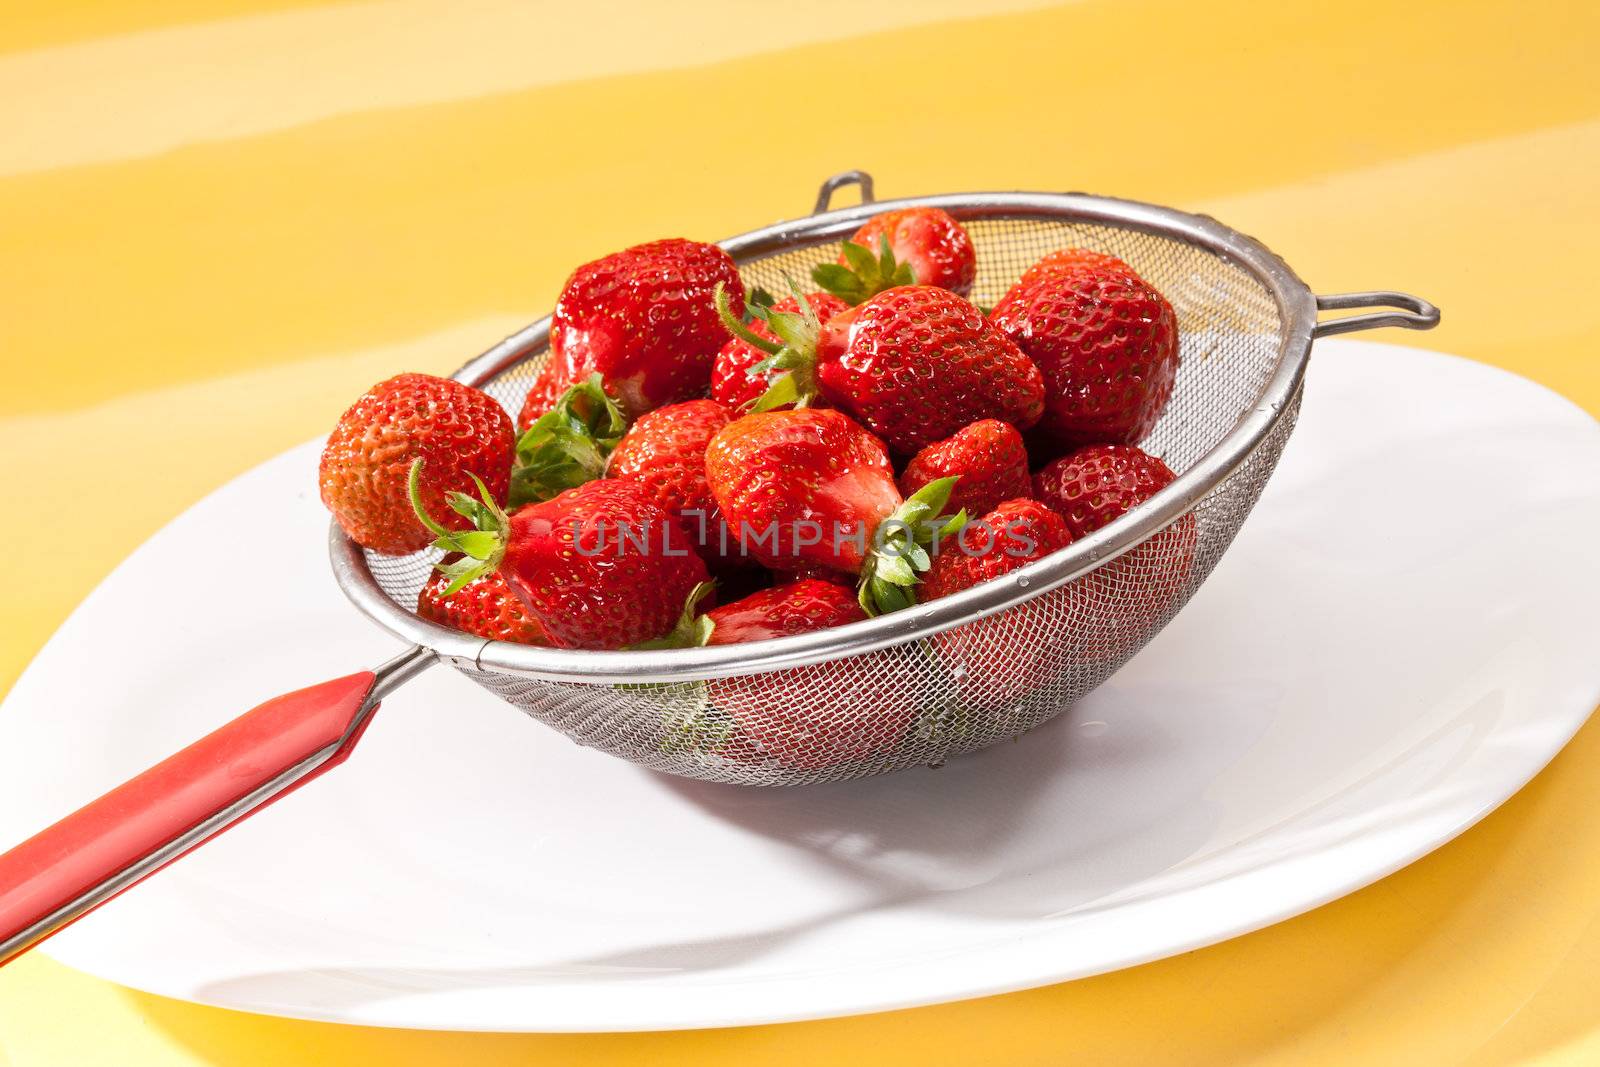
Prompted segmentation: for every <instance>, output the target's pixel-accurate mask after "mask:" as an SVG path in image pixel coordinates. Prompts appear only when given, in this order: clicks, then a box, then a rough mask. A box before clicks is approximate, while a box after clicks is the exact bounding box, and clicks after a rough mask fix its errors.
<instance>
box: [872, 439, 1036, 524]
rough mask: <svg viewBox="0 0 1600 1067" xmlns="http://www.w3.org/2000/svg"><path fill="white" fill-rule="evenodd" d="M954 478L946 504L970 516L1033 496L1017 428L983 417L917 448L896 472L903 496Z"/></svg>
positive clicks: (1025, 457) (1025, 454)
mask: <svg viewBox="0 0 1600 1067" xmlns="http://www.w3.org/2000/svg"><path fill="white" fill-rule="evenodd" d="M952 476H954V477H956V478H958V479H959V481H957V482H956V487H955V488H954V489H953V490H951V492H950V503H949V505H948V507H949V508H950V509H951V510H952V511H953V510H956V509H965V510H966V512H967V514H969V515H982V514H985V513H986V512H989V511H992V510H994V508H995V506H996V505H998V504H999V503H1000V502H1001V501H1002V500H1011V499H1013V498H1015V497H1026V496H1031V495H1032V494H1033V483H1032V482H1031V481H1030V480H1029V477H1028V452H1027V449H1026V448H1024V447H1023V444H1022V435H1021V434H1020V433H1018V432H1017V429H1016V427H1014V426H1012V425H1011V424H1010V423H1008V422H1001V421H1000V420H999V419H983V420H981V421H979V422H975V423H973V424H972V425H971V426H965V427H963V428H962V429H960V430H957V431H956V432H955V433H954V434H952V435H951V436H949V437H946V438H945V439H944V440H943V441H936V442H934V443H933V444H931V445H929V446H928V447H927V448H924V449H923V450H922V451H921V452H918V453H917V454H916V455H915V456H913V457H912V459H911V462H910V463H908V464H906V469H905V470H904V471H902V472H901V474H900V492H902V493H904V494H905V495H907V496H910V495H911V494H912V493H915V492H916V491H917V490H918V489H921V488H922V487H923V486H925V485H927V484H928V483H929V482H931V481H934V480H935V479H938V478H949V477H952Z"/></svg>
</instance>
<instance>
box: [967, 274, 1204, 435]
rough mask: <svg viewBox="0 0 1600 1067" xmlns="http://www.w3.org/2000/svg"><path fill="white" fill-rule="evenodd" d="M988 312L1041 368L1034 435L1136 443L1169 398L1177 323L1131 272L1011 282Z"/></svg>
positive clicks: (1169, 308) (1167, 307)
mask: <svg viewBox="0 0 1600 1067" xmlns="http://www.w3.org/2000/svg"><path fill="white" fill-rule="evenodd" d="M990 318H991V320H992V321H993V322H994V324H995V326H996V327H998V328H999V329H1000V330H1002V331H1003V332H1004V333H1005V334H1006V335H1007V336H1008V337H1009V338H1011V340H1013V341H1015V342H1016V343H1017V346H1018V347H1019V348H1021V349H1022V351H1024V352H1026V353H1027V354H1028V356H1029V357H1030V358H1032V360H1033V361H1034V362H1035V363H1036V364H1038V367H1039V370H1040V371H1042V372H1043V374H1044V382H1045V401H1044V417H1043V418H1041V419H1040V420H1039V426H1038V430H1037V431H1036V432H1037V434H1038V436H1039V438H1040V439H1041V440H1044V441H1046V442H1048V443H1049V444H1050V445H1051V446H1052V447H1053V448H1056V449H1061V448H1075V447H1077V446H1079V445H1085V444H1134V443H1136V442H1138V441H1139V440H1140V439H1142V438H1143V437H1144V436H1145V435H1146V434H1147V433H1149V432H1150V429H1151V427H1153V426H1155V424H1156V420H1157V419H1159V418H1160V417H1161V412H1162V411H1163V410H1164V409H1165V408H1166V406H1167V400H1168V399H1169V398H1170V397H1171V396H1172V383H1173V380H1174V379H1175V378H1176V377H1177V373H1178V320H1177V317H1176V316H1175V315H1174V314H1173V312H1172V305H1170V304H1168V303H1167V301H1166V299H1165V298H1164V297H1163V296H1162V295H1161V294H1160V293H1158V292H1156V291H1155V289H1153V288H1151V287H1150V286H1149V285H1148V284H1146V283H1145V282H1143V281H1141V280H1139V279H1138V278H1137V277H1134V276H1131V275H1126V274H1122V273H1119V272H1117V271H1108V270H1103V269H1083V270H1076V271H1066V270H1064V271H1053V272H1046V273H1045V274H1043V275H1042V276H1039V277H1037V278H1036V279H1035V280H1034V281H1032V282H1027V283H1023V284H1019V285H1017V286H1015V287H1013V288H1012V290H1011V291H1010V292H1008V293H1007V294H1006V295H1005V296H1004V297H1003V298H1001V300H1000V303H999V304H997V305H995V308H994V311H993V313H992V314H991V315H990Z"/></svg>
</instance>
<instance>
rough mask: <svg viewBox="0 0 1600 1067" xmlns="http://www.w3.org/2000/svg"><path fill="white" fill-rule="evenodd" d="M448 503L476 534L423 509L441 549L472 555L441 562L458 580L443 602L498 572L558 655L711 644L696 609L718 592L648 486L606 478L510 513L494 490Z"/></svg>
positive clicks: (414, 473) (417, 475) (417, 471)
mask: <svg viewBox="0 0 1600 1067" xmlns="http://www.w3.org/2000/svg"><path fill="white" fill-rule="evenodd" d="M420 467H421V464H418V465H417V466H415V467H413V468H412V483H413V484H416V483H417V482H418V481H419V480H420V475H421V470H420ZM449 502H450V507H451V508H452V509H453V510H455V511H456V512H457V513H458V514H460V515H462V516H464V517H466V518H468V519H469V520H470V522H471V524H472V526H473V529H472V530H470V531H468V532H465V533H453V532H451V531H449V530H446V529H445V528H444V527H442V526H440V525H439V524H438V523H437V522H436V521H435V520H433V519H432V518H431V517H429V516H428V514H427V512H426V510H425V509H424V508H423V507H422V506H421V502H420V501H417V502H416V503H417V514H418V516H419V518H421V519H422V520H423V521H424V522H426V523H428V524H429V525H430V528H431V529H433V531H434V532H435V533H436V534H438V535H439V536H438V539H437V540H436V541H434V545H435V546H436V547H438V548H442V549H444V550H445V551H446V552H460V553H462V555H463V557H464V558H462V559H460V560H457V561H456V562H454V563H449V564H444V565H441V567H440V570H441V571H442V572H443V573H444V574H445V575H446V576H447V577H448V578H449V579H450V581H449V584H447V585H446V586H445V589H444V590H443V594H442V595H444V596H452V595H454V594H455V592H456V591H457V590H458V589H460V588H463V587H464V586H465V585H466V584H467V583H468V582H471V581H472V580H473V579H476V578H481V577H483V576H484V575H487V574H491V573H492V574H498V575H499V576H500V577H502V578H503V579H504V580H505V583H506V586H507V587H508V588H509V589H510V590H511V591H512V593H514V594H515V595H516V596H517V598H518V599H520V600H521V601H522V603H523V605H524V606H525V607H526V608H527V609H528V614H529V615H530V616H532V617H533V618H534V619H535V620H536V621H537V622H538V623H539V625H540V626H542V627H543V628H544V631H545V633H546V634H547V635H548V637H549V640H550V644H552V645H554V646H556V647H558V648H589V649H612V648H627V647H632V646H640V645H648V646H650V647H672V646H677V645H683V644H694V643H699V641H700V640H701V638H702V637H703V635H702V634H699V633H698V629H699V627H698V626H697V622H696V619H695V614H694V612H695V605H696V604H697V603H698V601H699V600H700V599H701V598H702V597H704V596H705V595H706V594H707V593H708V592H709V591H710V589H711V585H710V583H709V582H708V581H707V578H706V566H705V563H704V562H703V561H702V560H701V559H700V555H699V553H697V552H695V550H694V548H693V546H692V545H691V544H690V542H689V539H688V537H687V536H685V535H684V533H683V530H682V529H681V528H680V527H679V526H678V523H677V520H675V519H674V518H673V517H672V515H671V513H669V512H668V511H667V510H666V509H665V508H663V507H662V506H661V505H660V504H658V503H656V502H655V500H653V499H651V496H650V494H649V492H648V491H647V490H646V489H644V488H643V487H641V486H639V485H637V484H635V483H633V482H628V481H622V480H621V479H616V478H604V479H601V480H599V481H594V482H586V483H584V484H583V485H580V486H578V487H577V488H575V489H568V490H567V491H566V492H564V493H562V494H561V495H559V496H557V497H556V498H555V499H553V500H547V501H545V502H544V503H541V504H530V505H528V506H527V507H524V508H520V509H518V510H517V512H516V513H515V514H512V515H510V516H508V515H506V513H505V512H504V511H503V510H501V508H500V507H499V506H498V505H496V504H495V502H494V500H493V499H492V498H491V497H489V496H488V494H486V493H481V492H480V499H478V500H474V499H473V498H471V497H469V496H467V495H466V494H465V493H453V494H451V496H450V500H449Z"/></svg>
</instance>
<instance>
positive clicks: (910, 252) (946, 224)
mask: <svg viewBox="0 0 1600 1067" xmlns="http://www.w3.org/2000/svg"><path fill="white" fill-rule="evenodd" d="M977 274H978V254H977V251H976V250H975V249H974V248H973V247H972V238H971V237H969V236H967V231H966V230H964V229H962V227H961V223H959V222H957V221H956V220H955V219H953V218H951V217H950V213H949V212H947V211H944V210H942V209H940V208H936V207H909V208H901V209H899V210H896V211H885V212H883V213H882V214H880V215H874V216H873V217H872V218H870V219H868V220H867V222H866V224H865V225H863V226H862V227H861V228H860V229H859V230H857V231H856V232H855V235H854V236H852V237H851V238H850V240H849V241H846V242H845V243H844V250H843V251H842V252H841V253H840V255H839V261H838V262H837V263H825V264H822V265H821V266H819V267H817V268H816V269H815V270H814V271H812V274H811V277H812V279H813V280H814V281H815V282H816V283H817V284H818V285H820V286H822V287H823V288H824V289H826V290H828V292H830V293H833V294H834V295H835V296H838V297H841V298H843V299H844V300H845V301H847V302H848V303H851V304H859V303H862V302H863V301H865V300H870V299H871V298H872V297H874V296H876V295H877V294H878V293H881V292H883V291H884V290H886V289H892V288H894V287H895V286H897V285H936V286H938V287H939V288H941V289H948V290H950V291H951V292H953V293H957V294H959V295H961V296H966V295H967V294H968V293H970V292H971V291H972V281H973V279H974V278H976V277H977Z"/></svg>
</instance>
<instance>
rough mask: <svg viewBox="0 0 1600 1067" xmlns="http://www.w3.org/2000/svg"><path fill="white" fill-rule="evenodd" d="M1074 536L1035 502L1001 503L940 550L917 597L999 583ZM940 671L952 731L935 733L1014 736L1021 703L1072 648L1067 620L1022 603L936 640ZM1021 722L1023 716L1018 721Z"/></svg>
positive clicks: (1042, 604)
mask: <svg viewBox="0 0 1600 1067" xmlns="http://www.w3.org/2000/svg"><path fill="white" fill-rule="evenodd" d="M1071 542H1072V534H1071V533H1070V532H1069V531H1068V530H1067V525H1066V523H1064V522H1062V521H1061V517H1060V516H1059V515H1057V514H1056V513H1055V512H1053V511H1051V510H1050V509H1049V508H1047V507H1045V506H1044V505H1043V504H1041V503H1039V502H1038V501H1037V500H1029V499H1026V498H1023V499H1017V500H1006V501H1002V502H1001V503H1000V504H999V505H998V506H997V507H996V508H994V510H992V511H990V512H988V513H986V514H985V515H983V517H982V518H979V519H975V520H973V521H972V522H970V523H968V524H967V525H966V526H965V527H964V528H963V529H962V530H961V533H960V535H958V537H957V538H956V539H955V540H954V541H953V542H948V543H944V544H941V545H940V546H939V547H940V551H939V554H938V556H937V557H936V558H935V559H934V561H933V567H932V568H930V569H929V571H928V574H927V578H926V579H925V580H924V583H923V586H922V588H921V590H919V592H920V593H921V595H922V599H923V600H935V599H938V598H939V597H945V596H950V595H951V594H953V593H959V592H961V591H962V590H964V589H970V588H972V587H973V586H975V585H978V584H979V583H981V582H986V581H989V580H991V579H995V578H999V577H1001V576H1003V575H1005V574H1008V573H1010V572H1011V571H1014V570H1016V569H1017V568H1019V567H1022V566H1025V565H1026V564H1029V563H1032V562H1033V561H1035V560H1038V559H1043V558H1044V557H1045V556H1048V555H1049V554H1050V553H1052V552H1056V551H1058V550H1060V549H1063V548H1065V547H1067V545H1068V544H1070V543H1071ZM931 644H932V645H933V647H934V649H936V650H937V652H938V654H939V658H940V660H941V661H942V662H943V664H944V667H945V669H946V670H947V671H948V672H949V674H950V676H951V678H952V679H954V681H955V685H956V694H957V701H956V703H957V709H956V711H957V714H956V719H955V721H954V722H953V723H948V724H946V723H942V722H940V720H937V719H935V720H933V722H932V723H931V725H933V726H934V727H935V728H939V727H943V728H947V729H948V728H951V727H955V728H957V729H960V728H962V727H964V728H966V729H971V728H973V727H974V726H981V728H982V729H984V730H987V731H1003V732H1014V730H1015V729H1017V728H1018V727H1011V726H1007V725H1005V724H1006V723H1007V722H1008V721H1009V718H1010V717H1013V716H1015V715H1016V712H1017V705H1018V703H1019V702H1022V701H1026V700H1028V699H1030V698H1034V699H1037V694H1038V693H1039V691H1040V689H1041V687H1042V686H1044V685H1045V684H1046V683H1048V682H1049V681H1050V680H1051V679H1052V678H1053V677H1055V676H1057V675H1058V674H1059V673H1060V671H1061V669H1062V665H1063V661H1064V660H1065V659H1066V658H1067V657H1068V656H1070V655H1071V651H1069V650H1072V649H1074V648H1075V645H1074V643H1073V642H1072V641H1071V635H1070V634H1069V633H1067V632H1066V618H1065V616H1064V615H1063V613H1062V612H1060V611H1059V610H1053V609H1052V608H1051V606H1050V605H1049V604H1048V603H1047V602H1046V601H1044V600H1042V599H1037V598H1036V599H1034V600H1029V601H1025V602H1023V603H1022V604H1018V605H1016V606H1015V607H1012V608H1009V609H1007V610H1006V611H1004V612H1001V613H999V614H996V615H988V616H985V617H984V618H981V619H977V620H975V621H973V622H969V623H965V624H963V625H961V626H957V627H954V628H952V629H949V630H944V631H941V632H940V633H937V634H935V635H934V636H933V638H932V639H931ZM1023 718H1024V719H1026V715H1024V716H1023Z"/></svg>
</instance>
